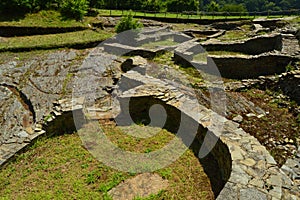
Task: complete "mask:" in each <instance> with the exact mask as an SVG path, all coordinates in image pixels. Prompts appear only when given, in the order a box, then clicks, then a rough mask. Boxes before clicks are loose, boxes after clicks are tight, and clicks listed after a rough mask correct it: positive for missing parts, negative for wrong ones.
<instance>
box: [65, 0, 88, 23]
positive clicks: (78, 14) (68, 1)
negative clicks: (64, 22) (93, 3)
mask: <svg viewBox="0 0 300 200" xmlns="http://www.w3.org/2000/svg"><path fill="white" fill-rule="evenodd" d="M88 8H89V2H88V1H87V0H64V1H63V3H62V5H61V8H60V12H61V15H62V16H63V17H64V18H71V19H76V20H82V19H83V17H84V15H85V14H86V13H87V10H88Z"/></svg>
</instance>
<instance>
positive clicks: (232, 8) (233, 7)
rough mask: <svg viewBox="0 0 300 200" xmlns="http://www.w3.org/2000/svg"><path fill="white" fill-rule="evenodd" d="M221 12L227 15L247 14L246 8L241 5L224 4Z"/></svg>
mask: <svg viewBox="0 0 300 200" xmlns="http://www.w3.org/2000/svg"><path fill="white" fill-rule="evenodd" d="M222 11H223V12H229V13H235V12H236V13H247V8H246V7H245V6H244V5H243V4H225V5H224V6H223V8H222Z"/></svg>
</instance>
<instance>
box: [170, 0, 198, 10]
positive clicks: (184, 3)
mask: <svg viewBox="0 0 300 200" xmlns="http://www.w3.org/2000/svg"><path fill="white" fill-rule="evenodd" d="M198 6H199V1H196V0H168V1H167V10H168V11H169V12H178V11H197V10H198Z"/></svg>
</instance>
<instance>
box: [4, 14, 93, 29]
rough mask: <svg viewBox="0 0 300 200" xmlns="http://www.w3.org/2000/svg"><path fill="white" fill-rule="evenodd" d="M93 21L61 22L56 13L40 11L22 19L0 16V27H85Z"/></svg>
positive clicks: (59, 16) (89, 19) (86, 18)
mask: <svg viewBox="0 0 300 200" xmlns="http://www.w3.org/2000/svg"><path fill="white" fill-rule="evenodd" d="M91 20H93V18H92V17H85V18H84V21H83V22H78V21H76V20H63V19H62V17H61V15H60V13H59V12H57V11H40V12H38V13H32V14H27V15H25V17H24V18H20V19H15V20H8V19H7V17H5V16H2V17H1V16H0V26H28V27H31V26H37V27H74V26H80V27H87V24H88V23H89V22H90V21H91Z"/></svg>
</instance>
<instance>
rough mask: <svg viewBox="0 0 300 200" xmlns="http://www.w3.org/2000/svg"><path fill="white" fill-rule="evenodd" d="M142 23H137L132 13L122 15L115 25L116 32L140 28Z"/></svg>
mask: <svg viewBox="0 0 300 200" xmlns="http://www.w3.org/2000/svg"><path fill="white" fill-rule="evenodd" d="M142 27H143V24H141V23H139V22H138V21H137V20H134V19H133V17H132V15H131V14H129V15H127V16H125V17H122V19H121V20H120V22H119V23H118V24H117V25H116V27H115V29H116V32H117V33H121V32H123V31H127V30H131V29H137V28H142Z"/></svg>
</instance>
